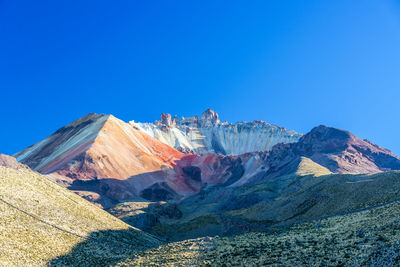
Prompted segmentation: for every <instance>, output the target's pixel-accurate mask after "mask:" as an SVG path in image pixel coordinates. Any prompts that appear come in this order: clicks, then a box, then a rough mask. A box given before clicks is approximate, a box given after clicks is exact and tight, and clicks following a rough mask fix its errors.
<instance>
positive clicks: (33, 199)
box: [0, 167, 159, 266]
mask: <svg viewBox="0 0 400 267" xmlns="http://www.w3.org/2000/svg"><path fill="white" fill-rule="evenodd" d="M0 214H1V216H0V266H41V265H58V264H71V265H76V266H85V265H87V266H95V265H103V264H104V265H107V264H115V263H117V262H119V261H121V260H123V259H125V258H126V257H127V256H128V255H132V254H134V253H136V252H138V251H141V250H143V249H147V248H149V247H153V246H156V245H158V244H159V241H158V240H157V239H155V238H153V237H152V236H150V235H149V234H147V233H144V232H141V231H139V230H137V229H135V228H133V227H130V226H128V225H127V224H125V223H124V222H122V221H120V220H119V219H117V218H115V217H113V216H112V215H110V214H108V213H107V212H105V211H103V210H102V209H100V208H98V207H96V206H94V205H93V204H91V203H89V202H88V201H86V200H84V199H82V198H81V197H79V196H77V195H76V194H74V193H72V192H70V191H68V190H66V189H64V188H61V187H60V186H58V185H56V184H55V183H53V182H51V181H49V180H47V179H46V178H44V177H43V176H41V175H40V174H38V173H35V172H33V171H31V170H29V169H21V170H16V169H12V168H7V167H0Z"/></svg>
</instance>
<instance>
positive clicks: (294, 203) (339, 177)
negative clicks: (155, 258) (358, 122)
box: [112, 160, 400, 241]
mask: <svg viewBox="0 0 400 267" xmlns="http://www.w3.org/2000/svg"><path fill="white" fill-rule="evenodd" d="M308 163H310V162H307V160H303V161H302V162H300V164H299V168H297V169H296V170H298V171H300V172H301V173H310V166H311V167H312V168H311V170H312V169H313V168H314V167H313V166H312V165H313V164H308ZM311 163H312V162H311ZM290 168H292V167H290ZM323 173H324V170H323V169H321V170H319V171H318V175H316V174H315V172H314V174H313V175H305V176H302V175H297V174H295V173H294V174H290V175H286V176H282V177H276V178H272V179H269V180H267V181H264V182H262V183H259V184H255V185H244V186H240V187H236V188H226V187H214V188H210V189H208V190H204V191H202V192H200V193H199V194H197V195H195V196H192V197H189V198H187V199H185V200H184V201H183V202H181V203H179V204H178V210H179V211H181V216H179V217H176V218H171V217H166V216H161V214H159V213H154V210H151V209H148V208H140V207H138V208H137V210H136V211H135V212H136V214H133V213H129V216H123V213H124V212H128V211H129V208H128V210H124V209H119V212H118V213H117V214H116V215H117V216H119V218H121V219H122V220H124V221H126V222H128V223H131V224H132V225H134V226H137V227H139V228H141V229H142V226H143V225H146V226H147V228H146V229H145V230H146V231H149V232H150V233H152V234H155V235H158V236H162V237H164V238H166V239H168V240H172V241H178V240H184V239H188V238H197V237H201V236H213V235H221V236H224V235H234V234H238V233H244V232H249V231H263V230H266V229H267V228H268V227H270V226H271V225H276V224H279V223H294V222H298V221H305V220H310V219H318V218H322V217H326V216H332V215H339V214H347V213H349V212H354V211H357V210H361V209H364V208H368V207H371V206H375V205H379V204H383V203H387V202H388V201H392V200H396V199H399V198H400V172H398V171H392V172H386V173H377V174H358V175H352V174H328V175H321V174H323ZM112 212H113V211H112ZM139 213H140V214H139ZM113 214H115V212H113ZM154 217H156V218H157V221H155V220H154ZM143 229H144V228H143Z"/></svg>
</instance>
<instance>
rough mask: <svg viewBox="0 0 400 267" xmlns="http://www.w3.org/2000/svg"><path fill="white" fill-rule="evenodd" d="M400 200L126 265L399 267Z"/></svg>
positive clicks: (185, 245)
mask: <svg viewBox="0 0 400 267" xmlns="http://www.w3.org/2000/svg"><path fill="white" fill-rule="evenodd" d="M399 240H400V203H399V202H398V201H397V202H393V203H391V204H387V205H384V206H381V207H377V208H373V209H370V210H365V211H362V212H357V213H353V214H348V215H341V216H335V217H331V218H327V219H323V220H316V221H312V222H307V223H301V224H294V225H292V226H290V227H285V226H276V227H274V228H271V229H269V231H268V232H257V233H247V234H241V235H237V236H234V237H222V238H207V237H206V238H199V239H192V240H186V241H181V242H176V243H170V244H168V245H166V246H161V247H159V248H157V249H151V250H148V251H146V252H144V253H141V254H139V255H136V256H135V257H132V258H130V259H127V260H126V261H125V262H121V263H119V265H121V266H135V265H141V266H157V265H160V264H164V265H171V266H175V265H178V266H193V265H210V266H267V265H272V266H299V265H305V266H354V265H355V266H393V265H394V266H398V265H399V264H400V241H399Z"/></svg>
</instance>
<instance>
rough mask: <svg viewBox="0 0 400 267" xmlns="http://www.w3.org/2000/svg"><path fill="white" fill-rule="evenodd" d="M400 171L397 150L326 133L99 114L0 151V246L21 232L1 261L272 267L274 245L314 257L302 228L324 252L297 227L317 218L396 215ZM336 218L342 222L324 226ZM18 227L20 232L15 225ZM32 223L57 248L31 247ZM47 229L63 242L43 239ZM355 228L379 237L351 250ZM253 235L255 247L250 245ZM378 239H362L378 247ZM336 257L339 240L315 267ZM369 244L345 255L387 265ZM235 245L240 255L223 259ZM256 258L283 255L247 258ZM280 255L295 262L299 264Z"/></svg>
mask: <svg viewBox="0 0 400 267" xmlns="http://www.w3.org/2000/svg"><path fill="white" fill-rule="evenodd" d="M398 170H400V158H398V157H397V156H395V155H394V154H393V153H392V152H391V151H390V150H388V149H385V148H382V147H380V146H378V145H376V144H373V143H371V142H370V141H368V140H362V139H360V138H359V137H357V136H355V135H354V134H352V133H350V132H348V131H346V130H341V129H336V128H332V127H327V126H322V125H321V126H318V127H315V128H313V129H311V131H310V132H308V133H305V134H300V133H296V132H294V131H292V130H287V129H285V128H283V127H279V126H275V125H271V124H269V123H267V122H263V121H257V120H256V121H253V122H238V123H234V124H232V123H228V122H226V121H221V120H220V116H219V115H218V113H216V112H215V111H213V110H211V109H207V110H206V111H205V112H203V114H202V115H201V116H193V117H188V118H181V119H179V118H178V116H174V117H172V116H171V115H170V114H165V113H164V114H161V118H160V120H159V121H156V122H155V123H140V122H134V121H131V122H124V121H122V120H120V119H118V118H116V117H114V116H113V115H104V114H94V113H91V114H88V115H86V116H84V117H82V118H80V119H77V120H75V121H73V122H72V123H70V124H68V125H66V126H64V127H62V128H60V129H58V130H57V131H55V132H54V133H53V134H51V135H49V136H48V137H47V138H45V139H44V140H42V141H39V142H38V143H36V144H34V145H32V146H30V147H28V148H26V149H24V150H22V151H20V152H18V153H16V154H15V155H13V156H7V155H0V171H1V175H2V177H1V179H2V180H0V181H2V183H3V184H4V187H2V188H1V190H0V191H1V192H2V193H1V192H0V193H1V196H0V201H3V202H2V203H0V204H1V205H0V208H2V210H3V212H6V214H9V215H7V216H8V217H7V216H6V217H1V219H0V227H2V231H3V230H4V231H3V232H1V233H2V235H3V237H2V238H3V239H4V240H6V241H7V240H8V241H10V240H11V239H12V238H11V236H12V235H16V236H18V237H17V238H18V242H17V243H15V244H14V245H12V244H11V243H10V244H11V245H5V243H4V242H6V241H4V242H3V243H4V244H3V246H5V247H6V249H7V250H8V251H9V254H8V256H7V257H4V256H3V255H0V263H3V262H5V263H7V264H9V263H10V262H13V261H14V260H15V262H18V263H20V264H21V265H43V264H50V265H55V266H59V265H63V264H67V265H75V264H76V265H87V266H91V265H97V264H98V263H99V262H106V263H107V264H108V265H122V266H137V265H149V260H150V261H151V259H153V258H154V259H155V260H157V261H159V262H158V264H159V265H164V264H165V265H171V264H172V265H207V264H208V263H210V264H211V265H220V264H228V265H231V264H233V262H234V261H235V259H236V260H237V257H240V253H242V254H243V255H244V256H243V257H246V258H245V259H243V260H246V261H249V264H250V265H251V264H255V265H258V264H261V265H262V264H263V263H265V264H273V263H274V262H275V260H277V257H278V256H276V255H275V254H276V253H281V252H279V251H280V250H279V249H278V248H279V246H280V245H279V244H281V245H282V244H283V245H284V246H286V247H291V251H292V252H293V253H294V254H293V255H301V254H302V253H305V252H304V251H307V247H305V246H304V244H305V243H304V242H306V241H296V240H297V239H296V238H295V237H294V235H295V233H297V232H298V229H300V228H301V229H302V228H304V229H307V231H308V232H310V233H311V234H312V240H311V241H310V242H317V243H318V240H317V239H318V237H317V234H316V233H315V231H313V230H310V229H309V227H308V226H307V225H306V224H300V226H293V225H295V224H298V223H300V222H302V223H305V222H312V224H311V225H313V227H314V224H315V225H323V226H322V228H321V229H323V231H325V232H326V231H328V229H331V228H332V227H333V226H332V225H331V224H332V223H333V222H336V221H338V220H340V221H343V222H344V223H345V224H346V225H350V224H351V222H352V221H354V216H355V215H354V216H353V215H350V214H360V216H365V214H366V213H365V212H366V211H367V210H375V209H376V212H377V213H379V214H380V213H382V214H383V215H382V216H388V214H389V212H388V211H387V210H390V209H392V206H386V205H394V206H396V205H397V201H399V199H400V194H399V192H400V184H399V181H400V172H399V171H398ZM62 187H64V188H62ZM15 190H17V192H19V193H18V194H14V191H15ZM71 191H72V192H73V193H75V194H73V193H72V192H71ZM21 192H23V193H21ZM71 194H72V195H71ZM82 198H84V199H86V200H88V201H89V202H92V203H89V202H87V201H85V200H83V199H82ZM393 203H395V204H393ZM93 204H94V205H93ZM96 206H97V207H96ZM52 208H54V209H57V213H54V214H53V213H52V212H51V210H52ZM104 210H105V211H106V212H105V211H104ZM93 212H94V213H96V214H97V215H93V214H92V213H93ZM80 213H82V214H81V215H80ZM83 213H84V214H83ZM57 214H62V217H63V218H65V220H63V221H60V219H59V218H58V217H57V216H58V215H57ZM26 216H27V217H26ZM335 216H339V217H337V218H336V217H335ZM78 217H79V218H78ZM331 217H334V218H336V219H329V220H325V221H320V222H318V223H316V222H315V220H324V219H326V218H331ZM10 220H16V222H15V225H18V229H19V230H12V229H11V228H10V229H9V227H8V226H7V225H8V224H7V222H9V221H10ZM90 220H94V221H95V222H96V223H93V224H92V222H91V221H90ZM72 221H76V222H80V223H81V224H82V225H79V226H77V225H74V224H73V223H72ZM387 221H388V222H390V223H391V224H393V225H394V226H393V229H392V228H391V226H389V225H384V223H383V221H382V220H379V224H380V225H381V227H382V229H385V231H386V232H385V236H384V237H382V238H383V239H384V240H386V241H387V243H385V246H386V247H385V249H386V250H390V249H391V247H392V246H395V247H396V244H395V243H394V241H395V240H396V236H397V234H398V233H397V230H396V229H397V228H396V227H397V226H396V225H397V224H396V223H395V221H394V220H392V219H387ZM366 223H367V224H368V225H372V224H373V221H372V219H371V220H368V222H366ZM39 224H40V225H41V224H43V225H42V226H38V225H39ZM23 225H26V226H23ZM89 225H91V226H89ZM24 227H28V228H29V235H30V236H31V235H32V236H37V237H38V238H40V240H41V241H40V242H42V243H41V244H45V243H46V242H47V243H48V244H49V246H50V247H49V248H47V250H46V249H44V250H40V249H39V250H34V249H32V248H31V247H30V245H29V244H27V243H28V242H33V241H32V240H33V239H30V237H29V238H28V239H26V238H25V237H23V235H22V233H23V232H24V231H25V230H24V229H25V228H24ZM315 227H317V226H315ZM28 228H27V229H28ZM291 229H293V230H291ZM391 229H392V230H393V232H392V233H393V236H388V235H389V233H390V231H391ZM26 231H28V230H26ZM46 231H48V232H51V233H52V235H54V237H57V238H58V237H60V238H63V239H64V241H65V242H64V241H63V242H64V243H63V244H62V245H60V244H61V243H60V242H61V241H59V240H58V239H57V238H55V239H51V238H50V239H46V237H45V236H44V235H43V233H44V232H46ZM354 231H364V233H366V234H367V235H369V236H371V238H372V237H373V238H379V237H377V235H378V232H377V231H375V230H371V229H369V230H365V229H357V227H353V226H352V227H350V226H349V227H347V228H346V229H344V230H343V233H346V235H348V234H349V235H352V236H356V237H355V239H354V240H355V241H354V242H353V241H351V242H350V241H348V240H347V239H346V238H345V237H343V236H340V238H339V239H340V240H342V241H341V242H343V244H346V246H347V244H348V245H349V246H350V245H352V246H354V245H355V244H356V243H355V242H359V241H360V240H362V239H363V237H360V236H361V235H363V234H358V233H354ZM53 232H54V233H53ZM56 232H59V233H58V234H57V233H56ZM253 232H257V233H253ZM5 233H7V234H5ZM8 233H9V234H8ZM339 235H341V233H339ZM215 236H224V239H218V237H215ZM230 236H234V237H230ZM254 236H258V237H260V240H257V241H254V242H252V238H253V237H254ZM193 238H195V239H193ZM324 238H325V239H326V234H324ZM46 240H47V241H46ZM110 240H111V241H110ZM8 241H7V242H8ZM325 241H326V240H325ZM325 241H324V242H325ZM364 241H365V240H364ZM364 241H363V242H364ZM171 242H177V243H171ZM235 242H239V243H238V244H240V246H239V247H234V245H233V243H235ZM249 242H250V243H249ZM277 242H278V243H277ZM282 242H283V243H282ZM299 242H303V243H301V245H299V244H300V243H299ZM307 242H308V241H307ZM360 242H361V241H360ZM374 242H375V241H371V239H369V240H368V241H365V242H364V243H365V244H369V245H368V248H369V247H370V246H374V244H375V243H374ZM382 242H383V241H382ZM0 243H1V241H0ZM109 243H110V244H111V243H112V244H111V245H110V244H109ZM328 243H329V242H325V243H323V244H325V245H326V246H328ZM246 244H248V245H246ZM261 244H262V246H265V249H262V250H260V249H259V246H260V245H261ZM379 244H381V245H382V246H383V244H382V243H379ZM109 245H110V246H109ZM283 245H282V246H283ZM52 246H57V247H59V248H58V249H52ZM97 246H98V247H99V250H98V251H96V247H97ZM113 246H116V248H117V249H116V250H114V249H112V247H113ZM157 246H159V247H158V248H157V249H156V248H154V247H157ZM230 246H233V247H230ZM310 246H313V245H312V244H311V243H310ZM40 247H42V245H39V246H38V248H40ZM242 248H243V249H245V250H246V252H243V251H242ZM339 248H341V245H339V244H336V243H332V245H329V250H328V251H327V253H328V254H326V255H325V254H324V255H325V256H324V255H322V254H321V256H320V257H321V258H318V259H317V260H316V261H309V262H308V263H310V264H320V263H321V264H322V262H325V261H326V260H329V261H330V262H331V263H337V264H339V263H340V262H342V263H343V262H345V261H344V260H345V258H346V257H347V256H346V255H347V254H343V253H342V254H343V255H342V254H340V253H339V254H338V255H340V257H343V258H341V260H338V259H337V258H334V257H333V256H332V255H334V254H335V252H334V251H335V249H339ZM368 248H367V247H363V248H362V251H363V252H362V253H361V252H360V249H361V248H358V247H357V248H352V249H350V248H349V250H348V251H349V252H348V253H350V251H351V253H359V252H360V253H361V254H360V255H363V256H362V259H361V258H360V261H359V262H362V263H371V262H372V259H374V260H376V259H379V255H376V254H374V253H375V252H374V250H369V249H368ZM0 249H1V248H0ZM27 249H29V250H30V253H29V254H27V255H28V256H27V258H21V255H23V252H22V251H24V250H27ZM346 249H347V248H346ZM228 250H229V251H232V253H235V254H234V255H231V256H232V257H231V256H229V257H228V256H223V255H228V254H229V251H228ZM239 250H240V251H242V252H238V251H239ZM247 250H249V251H247ZM49 251H52V252H51V253H50V252H49ZM68 251H69V252H68ZM168 251H169V252H168ZM251 251H253V252H254V253H264V252H265V253H267V252H268V253H272V254H273V255H275V256H271V257H264V256H263V257H261V256H259V257H258V258H257V259H253V260H252V259H250V258H251V257H250V256H249V255H251V254H252V252H251ZM46 253H47V254H46ZM90 253H92V255H91V256H89V254H90ZM226 253H228V254H226ZM237 253H239V254H237ZM274 253H275V254H274ZM346 253H347V252H346ZM272 254H271V255H272ZM185 255H186V256H185ZM237 255H239V256H237ZM257 255H258V254H257ZM285 255H286V254H285ZM2 257H3V258H2ZM185 257H186V258H185ZM296 257H297V256H296ZM278 258H279V257H278ZM75 260H76V262H75ZM282 260H283V261H282V262H285V264H286V263H287V264H298V263H299V259H297V258H292V257H290V255H287V258H284V259H283V258H282ZM277 262H278V261H276V262H275V263H277ZM278 265H279V264H278ZM328 265H329V264H328Z"/></svg>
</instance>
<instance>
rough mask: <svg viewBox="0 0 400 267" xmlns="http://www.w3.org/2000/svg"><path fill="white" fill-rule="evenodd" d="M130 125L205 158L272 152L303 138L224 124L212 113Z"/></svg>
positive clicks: (253, 125) (270, 128) (269, 128)
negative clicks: (272, 149) (281, 145)
mask: <svg viewBox="0 0 400 267" xmlns="http://www.w3.org/2000/svg"><path fill="white" fill-rule="evenodd" d="M130 123H131V124H132V125H134V126H135V127H137V128H139V129H141V130H142V131H144V132H146V133H147V134H149V135H150V136H152V137H154V138H156V139H158V140H160V141H161V142H163V143H165V144H168V145H169V146H172V147H174V148H176V149H178V150H179V151H182V152H190V153H196V154H201V155H202V154H207V153H218V154H223V155H240V154H245V153H249V152H257V151H268V150H270V149H271V148H272V147H273V146H274V145H276V144H278V143H292V142H296V141H298V140H299V138H300V137H301V136H302V135H301V134H299V133H296V132H294V131H291V130H286V129H285V128H282V127H279V126H276V125H271V124H269V123H267V122H264V121H253V122H238V123H235V124H232V123H227V122H221V121H220V120H219V115H218V114H217V113H216V112H215V111H213V110H211V109H207V110H206V111H204V112H203V114H202V115H201V117H198V116H194V117H188V118H182V119H178V117H177V116H175V117H173V118H171V115H170V114H161V118H160V120H159V121H156V123H155V124H153V123H136V122H134V121H131V122H130Z"/></svg>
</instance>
